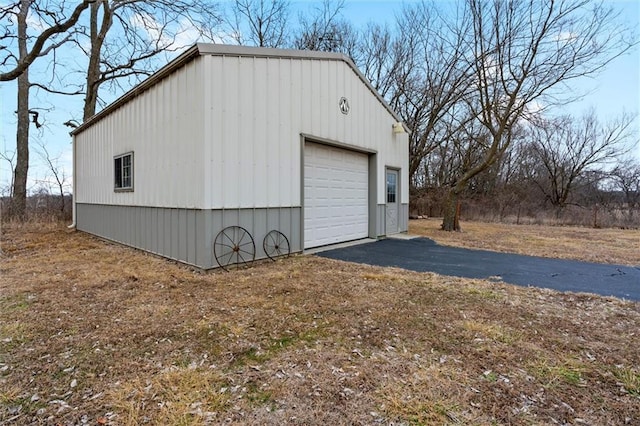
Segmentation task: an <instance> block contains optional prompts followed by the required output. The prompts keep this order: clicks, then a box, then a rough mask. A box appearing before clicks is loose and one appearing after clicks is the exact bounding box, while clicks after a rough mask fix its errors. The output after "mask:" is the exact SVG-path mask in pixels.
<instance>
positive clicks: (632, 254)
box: [409, 218, 640, 266]
mask: <svg viewBox="0 0 640 426" xmlns="http://www.w3.org/2000/svg"><path fill="white" fill-rule="evenodd" d="M441 224H442V219H437V218H430V219H419V220H412V221H410V222H409V233H411V234H415V235H423V236H425V237H428V238H431V239H432V240H435V241H436V242H438V243H439V244H443V245H450V246H456V247H466V248H478V249H484V250H493V251H500V252H507V253H519V254H527V255H531V256H542V257H553V258H558V259H576V260H583V261H586V262H596V263H610V264H618V265H630V266H639V265H640V229H613V228H606V229H592V228H583V227H573V226H539V225H508V224H503V223H484V222H467V221H462V222H461V224H460V226H461V227H462V232H444V231H441V230H440V225H441Z"/></svg>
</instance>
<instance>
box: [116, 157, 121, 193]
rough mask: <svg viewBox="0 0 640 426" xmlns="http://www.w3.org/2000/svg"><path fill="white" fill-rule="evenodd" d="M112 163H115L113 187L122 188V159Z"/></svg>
mask: <svg viewBox="0 0 640 426" xmlns="http://www.w3.org/2000/svg"><path fill="white" fill-rule="evenodd" d="M114 163H115V170H114V176H115V179H116V180H115V187H116V188H122V158H116V160H115V162H114Z"/></svg>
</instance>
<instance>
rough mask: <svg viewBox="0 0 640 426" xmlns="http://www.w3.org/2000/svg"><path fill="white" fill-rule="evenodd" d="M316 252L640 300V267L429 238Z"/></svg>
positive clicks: (352, 259)
mask: <svg viewBox="0 0 640 426" xmlns="http://www.w3.org/2000/svg"><path fill="white" fill-rule="evenodd" d="M317 255H318V256H322V257H326V258H329V259H337V260H344V261H347V262H356V263H364V264H369V265H376V266H393V267H397V268H403V269H408V270H411V271H417V272H435V273H438V274H441V275H449V276H456V277H465V278H482V279H488V278H491V279H496V278H499V279H500V280H501V281H503V282H505V283H509V284H516V285H520V286H535V287H543V288H550V289H554V290H558V291H571V292H586V293H595V294H599V295H601V296H614V297H618V298H622V299H627V300H634V301H640V266H638V267H631V266H621V265H606V264H598V263H589V262H580V261H574V260H561V259H550V258H544V257H534V256H525V255H519V254H510V253H498V252H493V251H487V250H472V249H465V248H458V247H448V246H442V245H439V244H437V243H436V242H434V241H433V240H430V239H428V238H414V239H410V240H404V239H394V238H389V239H385V240H380V241H376V242H372V243H368V244H359V245H355V246H350V247H344V248H336V249H332V250H328V251H324V252H321V253H317Z"/></svg>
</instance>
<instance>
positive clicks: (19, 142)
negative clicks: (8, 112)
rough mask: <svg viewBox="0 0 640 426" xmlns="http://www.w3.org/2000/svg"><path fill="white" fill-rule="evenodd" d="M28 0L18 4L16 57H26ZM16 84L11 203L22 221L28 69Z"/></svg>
mask: <svg viewBox="0 0 640 426" xmlns="http://www.w3.org/2000/svg"><path fill="white" fill-rule="evenodd" d="M29 3H30V1H29V0H22V1H21V2H20V12H19V13H18V55H19V57H20V59H22V58H24V57H26V56H27V53H28V52H27V14H28V12H29ZM17 83H18V99H17V101H18V103H17V109H18V111H17V115H18V117H17V119H18V124H17V126H16V168H15V169H14V171H13V189H12V193H11V201H12V207H13V212H12V213H13V214H14V215H15V216H16V218H18V219H19V220H24V219H25V217H26V212H27V174H28V172H29V68H27V69H25V71H24V72H23V73H22V74H20V76H19V77H18V79H17Z"/></svg>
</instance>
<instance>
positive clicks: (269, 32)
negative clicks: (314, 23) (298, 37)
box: [230, 0, 289, 47]
mask: <svg viewBox="0 0 640 426" xmlns="http://www.w3.org/2000/svg"><path fill="white" fill-rule="evenodd" d="M288 16H289V2H287V1H285V0H236V1H235V3H234V6H233V18H232V21H231V22H230V24H231V29H232V37H233V39H234V40H235V41H236V42H237V43H238V44H240V45H252V46H259V47H284V46H286V44H287V42H288V40H287V35H288Z"/></svg>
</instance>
